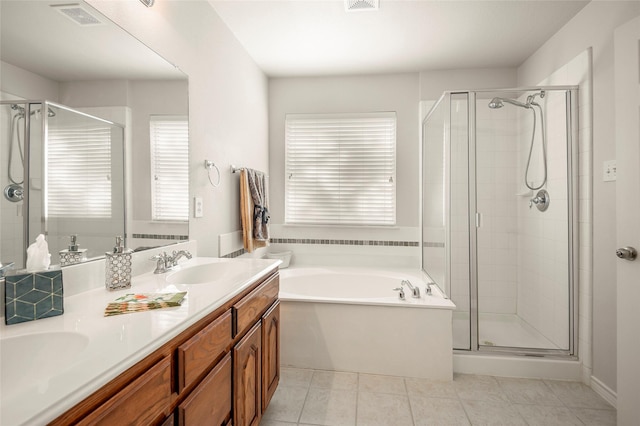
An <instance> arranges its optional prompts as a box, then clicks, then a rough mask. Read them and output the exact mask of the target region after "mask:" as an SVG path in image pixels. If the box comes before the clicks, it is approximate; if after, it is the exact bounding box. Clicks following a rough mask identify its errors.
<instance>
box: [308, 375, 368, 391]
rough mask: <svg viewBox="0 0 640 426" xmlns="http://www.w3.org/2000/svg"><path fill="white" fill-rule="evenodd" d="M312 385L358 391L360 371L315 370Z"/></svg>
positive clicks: (313, 386) (314, 386)
mask: <svg viewBox="0 0 640 426" xmlns="http://www.w3.org/2000/svg"><path fill="white" fill-rule="evenodd" d="M311 387H312V388H326V389H337V390H351V391H357V390H358V373H345V372H341V371H321V370H315V371H314V372H313V378H312V379H311Z"/></svg>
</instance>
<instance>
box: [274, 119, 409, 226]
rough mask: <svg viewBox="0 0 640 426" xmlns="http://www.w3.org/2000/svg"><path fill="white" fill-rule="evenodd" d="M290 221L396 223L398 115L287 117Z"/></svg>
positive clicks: (287, 191)
mask: <svg viewBox="0 0 640 426" xmlns="http://www.w3.org/2000/svg"><path fill="white" fill-rule="evenodd" d="M285 127H286V165H285V169H286V170H285V173H286V175H285V223H287V224H309V225H310V224H320V225H368V226H388V225H395V222H396V186H395V173H396V160H395V150H396V148H395V146H396V114H395V113H367V114H331V115H329V114H321V115H310V114H290V115H287V117H286V122H285Z"/></svg>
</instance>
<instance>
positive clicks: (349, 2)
mask: <svg viewBox="0 0 640 426" xmlns="http://www.w3.org/2000/svg"><path fill="white" fill-rule="evenodd" d="M379 7H380V0H344V9H345V10H346V11H347V12H364V11H371V10H378V8H379Z"/></svg>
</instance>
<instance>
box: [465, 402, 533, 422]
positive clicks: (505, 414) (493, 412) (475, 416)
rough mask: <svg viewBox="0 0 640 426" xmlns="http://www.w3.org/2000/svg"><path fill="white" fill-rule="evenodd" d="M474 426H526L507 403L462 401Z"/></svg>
mask: <svg viewBox="0 0 640 426" xmlns="http://www.w3.org/2000/svg"><path fill="white" fill-rule="evenodd" d="M462 405H463V406H464V410H465V411H466V413H467V416H469V420H471V424H472V425H474V426H489V425H490V426H526V425H527V423H526V422H525V421H524V419H523V418H522V416H521V415H520V413H518V410H517V409H516V408H515V407H514V406H513V405H512V404H511V403H509V402H507V401H476V400H468V401H462Z"/></svg>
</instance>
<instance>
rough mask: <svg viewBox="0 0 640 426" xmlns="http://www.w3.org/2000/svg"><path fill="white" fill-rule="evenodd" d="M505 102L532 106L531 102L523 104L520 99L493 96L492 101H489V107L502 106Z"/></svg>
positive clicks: (526, 106) (496, 107)
mask: <svg viewBox="0 0 640 426" xmlns="http://www.w3.org/2000/svg"><path fill="white" fill-rule="evenodd" d="M505 102H507V103H509V104H511V105H515V106H519V107H521V108H531V106H530V105H529V104H523V103H522V102H520V101H516V100H515V99H509V98H493V99H491V102H489V108H491V109H498V108H502V107H503V106H504V103H505Z"/></svg>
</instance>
